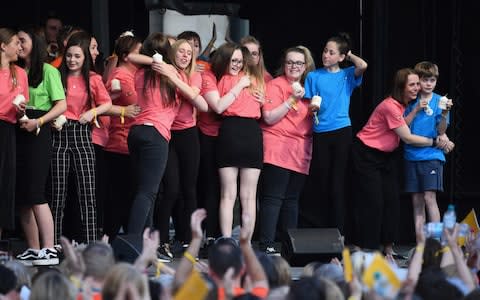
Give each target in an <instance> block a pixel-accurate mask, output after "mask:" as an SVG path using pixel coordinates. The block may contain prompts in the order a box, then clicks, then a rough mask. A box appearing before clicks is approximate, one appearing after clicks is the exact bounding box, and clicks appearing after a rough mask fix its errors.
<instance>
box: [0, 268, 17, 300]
mask: <svg viewBox="0 0 480 300" xmlns="http://www.w3.org/2000/svg"><path fill="white" fill-rule="evenodd" d="M0 279H1V280H0V296H5V297H6V299H19V298H18V297H19V296H18V291H17V277H16V276H15V273H14V272H13V271H12V270H10V269H9V268H7V267H6V266H4V265H0Z"/></svg>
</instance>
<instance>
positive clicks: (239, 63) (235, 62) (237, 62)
mask: <svg viewBox="0 0 480 300" xmlns="http://www.w3.org/2000/svg"><path fill="white" fill-rule="evenodd" d="M230 62H231V63H232V65H242V64H243V60H241V59H232V60H231V61H230Z"/></svg>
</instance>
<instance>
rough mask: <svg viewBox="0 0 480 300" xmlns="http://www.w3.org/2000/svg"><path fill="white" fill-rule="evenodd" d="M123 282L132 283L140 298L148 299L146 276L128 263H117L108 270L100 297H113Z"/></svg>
mask: <svg viewBox="0 0 480 300" xmlns="http://www.w3.org/2000/svg"><path fill="white" fill-rule="evenodd" d="M125 284H132V285H133V287H134V288H135V289H136V290H137V292H138V294H139V295H140V299H141V300H147V299H150V292H149V288H148V280H147V277H146V276H145V275H143V274H141V273H140V272H139V271H138V270H137V269H136V268H135V267H134V266H133V265H131V264H128V263H117V264H116V265H114V266H113V268H111V269H110V270H109V272H108V274H107V277H106V278H105V281H104V285H103V289H102V299H103V300H113V299H115V298H116V296H117V292H118V291H119V290H120V287H121V286H122V285H125Z"/></svg>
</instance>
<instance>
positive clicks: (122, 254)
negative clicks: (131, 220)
mask: <svg viewBox="0 0 480 300" xmlns="http://www.w3.org/2000/svg"><path fill="white" fill-rule="evenodd" d="M142 245H143V238H142V235H140V234H125V235H117V237H116V238H115V239H114V240H113V241H112V248H113V254H114V255H115V260H116V261H123V262H128V263H133V262H135V260H136V259H137V257H138V256H139V255H140V253H142Z"/></svg>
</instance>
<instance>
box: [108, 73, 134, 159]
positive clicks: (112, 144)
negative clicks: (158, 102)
mask: <svg viewBox="0 0 480 300" xmlns="http://www.w3.org/2000/svg"><path fill="white" fill-rule="evenodd" d="M114 78H116V79H118V80H119V81H120V86H121V89H122V90H121V92H120V96H119V97H118V98H115V99H113V100H112V102H113V104H114V105H120V106H128V105H131V104H136V103H137V91H136V90H135V71H132V70H129V69H127V68H123V67H119V68H115V69H114V70H113V71H112V74H111V76H110V78H109V80H108V82H107V84H106V87H107V90H110V89H111V85H112V79H114ZM133 120H134V119H132V118H127V117H125V118H124V121H125V122H124V123H123V124H122V122H121V119H120V116H118V117H117V116H115V117H113V116H112V117H110V128H109V131H108V135H109V138H108V142H107V144H106V145H105V150H106V151H110V152H115V153H122V154H128V153H129V152H128V145H127V137H128V132H129V131H130V127H131V126H132V123H133Z"/></svg>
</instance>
